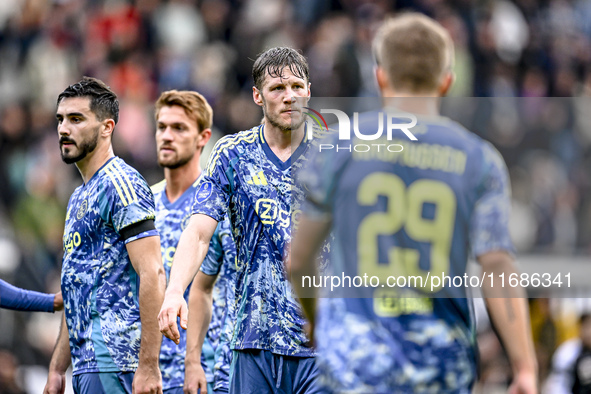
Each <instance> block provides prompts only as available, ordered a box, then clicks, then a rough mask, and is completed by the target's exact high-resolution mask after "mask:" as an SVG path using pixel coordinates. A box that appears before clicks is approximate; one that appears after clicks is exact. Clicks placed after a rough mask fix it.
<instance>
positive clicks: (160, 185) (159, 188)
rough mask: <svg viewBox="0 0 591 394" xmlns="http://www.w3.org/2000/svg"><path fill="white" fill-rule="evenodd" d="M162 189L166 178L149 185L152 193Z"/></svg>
mask: <svg viewBox="0 0 591 394" xmlns="http://www.w3.org/2000/svg"><path fill="white" fill-rule="evenodd" d="M164 189H166V179H163V180H161V181H160V182H158V183H156V184H154V185H152V186H150V190H152V193H153V194H154V195H156V194H158V193H161V192H162V191H164Z"/></svg>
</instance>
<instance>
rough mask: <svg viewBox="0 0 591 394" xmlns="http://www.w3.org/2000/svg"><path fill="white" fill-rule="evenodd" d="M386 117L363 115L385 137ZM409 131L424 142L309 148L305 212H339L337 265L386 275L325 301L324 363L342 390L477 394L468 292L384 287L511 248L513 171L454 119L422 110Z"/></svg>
mask: <svg viewBox="0 0 591 394" xmlns="http://www.w3.org/2000/svg"><path fill="white" fill-rule="evenodd" d="M377 119H378V117H377V114H376V113H370V114H366V115H365V116H361V117H360V123H359V125H360V126H359V129H360V130H362V132H363V133H365V134H368V135H369V134H375V131H376V130H378V123H377ZM403 123H404V122H403ZM384 124H386V123H385V122H384ZM411 132H413V133H414V134H415V135H416V137H417V138H418V141H410V140H409V139H407V138H406V137H405V136H404V135H403V134H402V133H401V135H400V136H399V137H398V139H396V135H394V139H393V140H391V141H389V140H386V139H385V138H384V139H382V140H378V141H371V142H368V141H363V140H359V139H354V140H352V141H343V140H341V141H339V140H337V139H336V137H337V136H334V139H332V144H333V145H335V146H336V145H340V146H342V147H345V149H340V150H339V152H336V149H325V150H324V151H322V152H320V153H319V152H318V150H315V151H313V152H311V155H310V157H309V159H310V160H309V162H310V166H309V167H308V168H306V171H302V172H301V174H299V175H298V179H299V180H300V181H301V182H302V183H303V186H304V187H305V188H306V189H307V190H309V195H308V196H307V201H306V203H305V204H304V207H303V211H304V212H305V213H306V214H308V215H310V216H312V217H314V216H316V217H322V216H326V214H330V215H331V217H332V231H333V233H332V235H333V237H334V238H333V242H332V248H331V249H332V250H331V254H330V257H331V266H330V268H329V269H330V270H331V273H332V274H333V275H338V276H339V277H342V275H349V276H352V277H353V276H355V275H360V276H363V275H364V274H367V275H368V276H370V277H371V276H375V277H377V278H379V283H380V284H379V285H378V286H375V287H371V286H368V287H366V288H363V289H345V292H348V294H349V295H344V296H343V295H342V294H341V295H339V296H338V297H334V298H328V297H327V298H323V299H321V300H319V305H318V311H317V325H316V331H315V337H316V343H317V346H318V347H317V351H318V365H319V367H320V368H321V371H322V373H323V378H322V383H323V384H324V385H326V386H327V387H328V388H329V389H330V390H332V391H334V392H342V391H346V392H367V393H374V392H375V393H386V392H388V393H389V392H417V393H419V392H420V393H423V392H428V393H431V392H437V393H439V392H446V393H448V392H451V393H456V392H457V393H469V392H470V387H471V385H472V384H473V382H474V379H475V376H476V350H475V334H474V330H473V326H474V319H473V313H472V306H471V302H470V301H469V300H468V299H467V298H466V295H467V294H466V293H465V291H466V289H465V288H454V286H447V285H446V287H441V286H440V287H435V288H434V289H433V291H431V288H430V287H429V288H419V289H416V288H415V289H414V290H412V291H413V293H412V294H416V292H418V293H419V294H420V295H422V296H420V297H413V298H405V297H404V296H405V294H407V295H409V294H411V293H405V292H404V291H405V290H401V289H399V288H393V287H388V286H386V285H385V284H386V283H387V279H388V277H390V276H393V277H397V276H404V277H410V276H416V277H419V276H420V277H422V278H424V279H427V278H428V275H430V276H435V275H439V276H441V275H442V274H444V275H447V276H449V277H454V276H463V275H464V273H465V271H466V264H467V259H468V257H469V253H470V252H472V253H473V254H474V255H475V256H479V255H482V254H484V253H487V252H490V251H497V250H505V251H510V252H511V251H512V250H513V249H512V244H511V241H510V238H509V233H508V218H509V208H510V190H509V181H508V175H507V171H506V167H505V164H504V162H503V160H502V158H501V156H500V155H499V153H498V152H497V151H496V150H495V149H494V148H493V147H492V146H491V145H490V144H489V143H487V142H485V141H483V140H482V139H480V138H479V137H477V136H476V135H474V134H472V133H470V132H468V131H467V130H465V129H464V128H463V127H461V126H460V125H459V124H457V123H455V122H453V121H451V120H449V119H446V118H440V117H437V118H420V117H419V122H418V124H417V126H415V127H414V128H412V129H411ZM370 144H375V145H370ZM395 144H399V145H401V146H402V147H403V150H402V151H401V152H397V151H398V150H400V148H399V147H397V146H396V145H395ZM348 145H351V146H353V147H354V149H351V152H349V151H348V149H346V146H348ZM363 145H368V146H372V147H373V149H369V151H367V152H365V151H366V150H368V149H367V148H366V147H365V146H363ZM325 146H327V147H328V146H329V145H325ZM378 148H380V149H378ZM355 149H357V152H356V151H355ZM406 291H409V289H406ZM339 297H341V298H339ZM342 297H357V298H342Z"/></svg>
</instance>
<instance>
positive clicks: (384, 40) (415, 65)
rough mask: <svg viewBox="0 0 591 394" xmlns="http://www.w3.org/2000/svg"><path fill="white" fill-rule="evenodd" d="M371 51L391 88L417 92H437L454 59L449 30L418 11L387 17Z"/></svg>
mask: <svg viewBox="0 0 591 394" xmlns="http://www.w3.org/2000/svg"><path fill="white" fill-rule="evenodd" d="M373 51H374V55H375V58H376V61H377V64H378V66H379V67H381V68H382V69H383V70H384V71H385V72H386V75H387V76H388V79H389V81H390V84H391V85H392V88H394V89H398V90H403V91H406V92H411V93H417V94H421V93H431V92H433V91H436V90H437V89H438V87H439V84H440V83H441V81H442V78H443V76H444V75H445V74H446V73H447V72H449V71H451V66H452V62H453V43H452V40H451V37H450V35H449V33H448V32H447V31H446V30H445V29H444V28H443V27H442V26H441V25H440V24H439V23H437V22H435V21H434V20H433V19H431V18H429V17H427V16H425V15H422V14H418V13H406V14H402V15H400V16H396V17H394V18H391V19H388V20H386V21H385V22H384V23H383V24H382V26H381V27H380V29H379V30H378V32H377V33H376V36H375V38H374V41H373Z"/></svg>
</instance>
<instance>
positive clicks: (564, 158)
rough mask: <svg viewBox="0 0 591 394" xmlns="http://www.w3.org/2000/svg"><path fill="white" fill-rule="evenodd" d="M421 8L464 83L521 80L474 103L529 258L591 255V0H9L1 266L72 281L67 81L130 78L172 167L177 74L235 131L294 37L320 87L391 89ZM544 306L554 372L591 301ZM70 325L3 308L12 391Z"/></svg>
mask: <svg viewBox="0 0 591 394" xmlns="http://www.w3.org/2000/svg"><path fill="white" fill-rule="evenodd" d="M403 9H410V10H416V11H420V12H424V13H426V14H428V15H430V16H432V17H434V18H436V19H437V20H438V21H439V22H441V23H442V24H443V25H444V26H445V27H446V28H447V29H448V30H449V31H450V33H451V35H452V37H453V40H454V42H455V46H456V53H455V66H454V68H455V71H456V78H457V80H456V84H455V86H454V88H453V91H452V92H451V95H452V96H462V97H503V98H502V99H495V98H491V99H488V100H487V99H478V100H477V101H473V102H482V103H484V104H483V105H481V106H479V107H478V108H480V109H478V111H476V110H474V111H472V112H469V111H468V112H466V111H463V114H464V116H467V117H468V118H469V122H468V123H470V124H469V126H470V127H472V129H473V130H474V131H476V132H477V133H478V134H480V135H481V136H483V137H484V138H486V139H488V140H491V141H492V142H493V143H494V144H495V146H496V147H497V148H498V149H499V150H500V151H501V153H502V154H503V156H504V157H505V160H506V161H507V163H508V166H509V169H510V173H511V178H512V186H513V191H514V216H513V219H514V220H513V222H512V232H513V233H514V234H515V236H516V239H515V241H516V244H517V248H518V251H519V256H520V259H521V260H522V261H525V262H528V264H530V265H531V264H534V265H535V264H536V261H538V258H539V257H538V256H540V255H543V256H544V259H545V261H546V262H547V263H548V264H553V261H554V259H556V260H555V261H556V264H558V262H560V264H569V262H570V261H583V262H584V261H587V260H588V257H589V253H590V252H591V193H589V189H590V188H591V171H589V168H591V166H590V164H591V162H590V159H591V149H590V144H591V127H588V125H589V121H588V120H586V116H587V115H588V111H586V108H587V105H585V104H586V103H587V102H591V100H589V99H585V98H586V97H589V96H591V0H517V1H508V0H487V1H473V0H400V1H396V2H395V1H389V0H375V1H368V0H342V1H337V0H297V1H295V2H290V1H288V0H168V1H165V0H135V1H132V0H129V1H126V0H87V1H84V0H53V1H48V0H2V1H0V278H3V279H5V280H8V281H9V282H10V283H12V284H15V285H18V286H21V287H24V288H27V289H33V290H38V291H48V292H55V291H57V290H58V288H59V269H60V265H61V260H60V259H61V250H62V240H61V237H62V232H63V223H64V217H65V207H66V204H67V199H68V197H69V195H70V193H71V192H72V191H73V190H74V188H75V187H76V186H78V185H79V184H80V182H81V179H80V176H79V174H78V172H77V170H76V168H75V167H74V166H67V165H65V164H63V163H62V162H61V159H60V157H59V152H58V144H57V136H56V123H55V120H54V111H55V99H56V97H57V95H58V94H59V92H61V91H62V90H63V89H64V88H65V87H66V86H67V85H69V84H71V83H73V82H76V81H77V80H79V78H80V77H81V76H82V75H91V76H95V77H98V78H101V79H103V80H104V81H106V82H107V83H108V84H109V85H110V86H111V87H112V88H113V89H114V91H115V92H116V93H117V94H118V95H119V99H120V103H121V114H120V122H119V124H118V125H117V127H116V131H115V135H114V145H115V152H116V154H117V155H119V156H121V157H123V158H124V159H125V160H126V161H128V162H129V163H130V164H132V165H134V166H136V167H137V168H138V169H139V170H140V172H141V173H142V174H143V175H144V176H145V177H146V179H147V180H148V181H149V182H150V183H155V182H156V181H158V180H160V179H161V178H162V175H161V174H162V172H161V169H159V168H158V167H157V165H156V163H155V145H154V138H153V132H154V124H153V106H152V105H153V102H154V100H155V99H156V98H157V96H158V95H159V93H160V92H161V91H163V90H166V89H170V88H176V89H195V90H197V91H199V92H201V93H202V94H204V95H205V96H206V97H207V99H208V100H209V101H210V103H211V104H212V106H213V109H214V125H215V129H216V130H215V132H216V134H217V136H218V137H219V136H221V135H223V134H226V133H233V132H236V131H238V130H243V129H247V128H250V127H252V126H253V125H254V124H256V123H258V122H259V120H260V118H261V115H262V113H261V112H260V110H259V109H258V108H257V107H255V105H254V104H253V102H252V96H251V86H252V81H251V80H250V71H251V67H252V63H253V59H254V58H256V56H257V54H258V53H260V52H261V51H263V50H264V49H266V48H268V47H271V46H276V45H289V46H293V47H296V48H301V49H302V51H303V53H304V54H305V55H306V56H307V58H308V60H309V62H310V74H311V81H312V92H313V95H315V96H318V97H320V96H324V97H331V96H335V97H346V96H375V95H376V94H377V93H376V88H375V85H374V82H373V72H372V70H373V59H372V56H371V50H370V42H371V39H372V33H373V32H374V31H375V28H376V26H377V25H378V24H379V22H380V20H381V19H382V18H383V17H384V16H385V15H386V14H387V13H388V12H395V11H400V10H403ZM540 97H563V98H562V99H550V100H548V99H541V98H540ZM538 98H540V99H538ZM466 102H468V101H466ZM517 107H519V108H526V109H527V111H528V112H527V113H528V114H529V116H530V120H531V122H529V123H528V127H516V124H517V125H519V124H520V123H519V122H517V123H515V122H513V123H511V122H510V121H508V122H509V123H507V121H503V122H499V121H498V119H511V116H513V119H515V116H516V112H515V110H514V109H515V108H517ZM470 108H472V109H474V107H470ZM482 108H484V109H482ZM590 108H591V107H590ZM478 114H479V115H478ZM477 115H478V116H477ZM497 115H499V116H497ZM518 117H519V116H518ZM210 147H211V143H210ZM564 262H566V263H564ZM576 295H578V296H579V297H583V296H586V295H587V294H586V293H584V292H579V293H578V294H576ZM531 306H532V323H533V324H532V326H533V331H534V338H535V341H536V347H537V352H538V357H539V363H540V375H541V379H542V380H543V379H544V378H545V376H546V375H547V373H548V365H549V360H550V357H551V355H552V353H553V351H554V350H555V349H556V347H557V346H558V345H559V344H560V343H561V342H562V341H564V340H565V339H567V338H569V337H573V336H576V335H577V331H576V330H577V328H576V324H575V323H576V319H577V313H579V312H581V311H584V310H587V308H588V307H589V306H591V303H590V302H588V300H587V299H585V298H577V299H570V300H564V299H548V298H545V299H544V298H540V299H535V300H532V301H531ZM58 325H59V314H56V315H49V314H40V313H37V314H33V313H23V312H12V311H6V310H0V393H9V392H10V393H12V392H22V391H18V389H16V386H15V384H20V385H21V389H22V390H23V391H24V392H27V390H28V391H29V392H36V391H34V390H36V389H35V387H38V385H39V384H40V385H41V387H42V385H43V384H44V379H45V376H46V375H45V373H46V367H47V365H48V363H49V358H50V356H51V352H52V349H53V345H54V343H55V338H56V335H57V331H58ZM479 331H480V334H479V344H480V347H481V350H482V355H483V359H482V378H481V383H482V384H484V385H486V386H485V387H486V389H485V390H484V391H486V392H493V390H495V389H494V388H493V387H497V386H498V387H501V388H502V387H503V384H504V383H505V382H506V381H507V379H508V376H509V366H508V364H507V361H506V360H505V359H504V357H503V355H502V350H501V348H500V345H499V344H498V342H497V341H496V339H495V338H494V335H492V331H491V329H490V327H488V325H487V324H486V322H484V323H482V324H481V325H480V328H479ZM13 387H14V390H13V389H12V388H13ZM501 390H502V389H501Z"/></svg>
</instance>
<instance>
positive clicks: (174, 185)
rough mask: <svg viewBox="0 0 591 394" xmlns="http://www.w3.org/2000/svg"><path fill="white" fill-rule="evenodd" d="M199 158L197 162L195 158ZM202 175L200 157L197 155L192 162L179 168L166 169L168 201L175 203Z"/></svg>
mask: <svg viewBox="0 0 591 394" xmlns="http://www.w3.org/2000/svg"><path fill="white" fill-rule="evenodd" d="M196 157H197V160H195V158H196ZM199 175H201V165H199V155H195V156H194V157H193V159H192V160H191V161H189V162H188V163H187V164H185V165H184V166H181V167H179V168H165V169H164V179H166V197H167V198H168V201H170V202H171V203H172V202H175V201H176V200H178V199H179V198H180V197H181V196H182V195H183V193H184V192H186V191H187V189H188V188H189V187H190V186H191V185H192V184H193V182H195V181H196V180H197V178H199Z"/></svg>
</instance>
